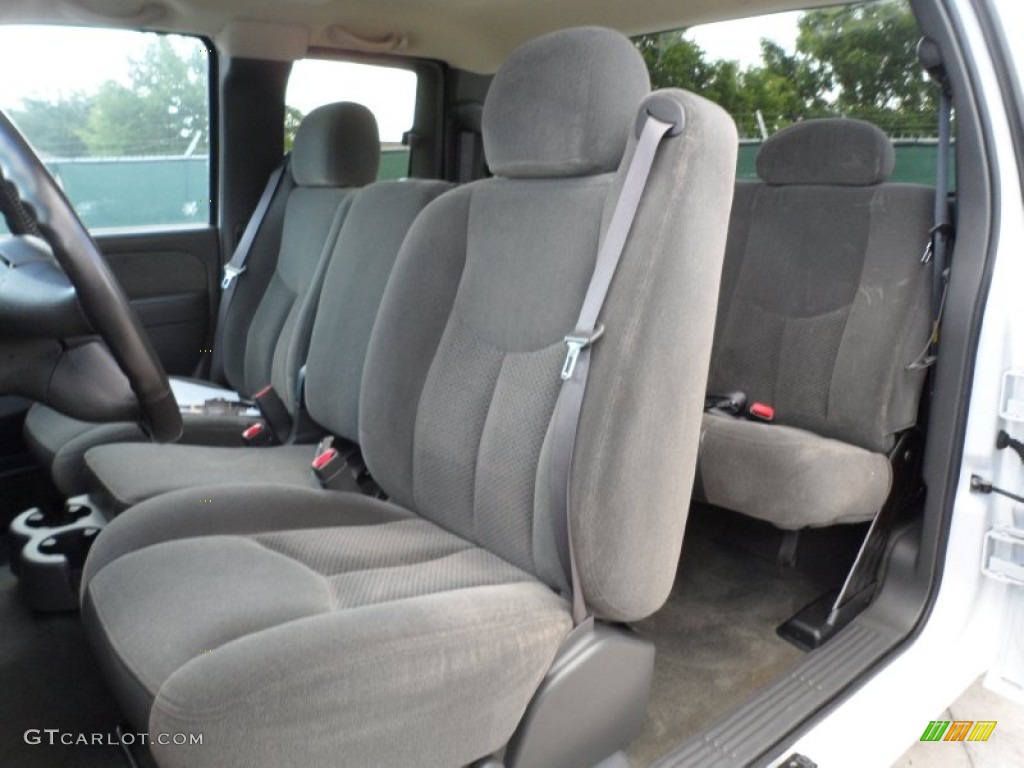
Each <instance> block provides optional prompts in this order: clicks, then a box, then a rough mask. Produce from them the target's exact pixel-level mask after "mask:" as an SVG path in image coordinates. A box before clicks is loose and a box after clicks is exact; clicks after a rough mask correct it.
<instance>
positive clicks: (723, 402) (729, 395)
mask: <svg viewBox="0 0 1024 768" xmlns="http://www.w3.org/2000/svg"><path fill="white" fill-rule="evenodd" d="M746 407H747V395H746V393H745V392H725V393H723V394H709V395H705V396H704V411H705V412H706V413H717V414H721V415H724V416H739V417H742V416H743V410H744V408H746Z"/></svg>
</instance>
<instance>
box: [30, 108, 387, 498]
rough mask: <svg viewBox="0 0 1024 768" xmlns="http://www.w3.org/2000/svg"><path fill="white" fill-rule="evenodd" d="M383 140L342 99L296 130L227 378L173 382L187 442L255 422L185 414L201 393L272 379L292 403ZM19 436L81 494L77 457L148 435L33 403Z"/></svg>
mask: <svg viewBox="0 0 1024 768" xmlns="http://www.w3.org/2000/svg"><path fill="white" fill-rule="evenodd" d="M379 160H380V139H379V137H378V133H377V121H376V119H375V118H374V116H373V113H372V112H370V111H369V110H368V109H367V108H366V107H363V106H362V105H360V104H353V103H350V102H340V103H337V104H328V105H325V106H322V107H319V108H317V109H315V110H313V111H312V112H310V113H309V114H308V115H307V116H306V117H305V119H303V121H302V124H301V125H300V126H299V130H298V131H297V133H296V136H295V144H294V148H293V150H292V156H291V162H290V163H289V168H290V174H289V177H288V178H287V180H286V181H285V182H284V183H282V184H281V186H280V187H279V189H278V191H277V194H276V195H275V197H274V200H273V201H272V203H271V206H270V208H269V210H268V211H267V215H266V218H265V219H264V222H263V225H262V226H261V227H260V231H259V233H258V236H257V238H256V240H255V242H254V243H253V247H252V250H251V251H250V254H249V258H248V260H247V261H246V271H245V273H244V275H242V276H241V277H239V278H238V279H239V283H238V286H237V288H236V290H235V295H234V299H233V301H232V303H231V306H230V310H229V312H228V315H227V317H226V318H225V326H224V334H223V345H224V349H223V353H224V374H225V377H226V379H227V385H228V387H229V388H226V387H224V386H222V385H221V384H218V383H215V382H201V381H195V380H192V379H182V378H175V377H172V378H171V387H172V389H173V390H174V393H175V397H176V398H177V399H178V402H179V405H181V406H182V408H183V410H184V411H185V412H184V413H183V419H184V426H185V431H184V434H183V435H182V438H181V440H180V442H181V443H185V444H198V445H235V446H237V445H241V444H242V439H241V433H242V430H243V429H244V428H245V426H246V425H247V424H248V423H252V422H253V421H254V420H255V418H254V417H252V416H249V417H246V416H244V415H228V414H222V415H213V414H211V413H201V412H200V413H193V412H190V411H188V410H185V408H186V406H187V405H189V404H200V405H201V404H202V403H203V401H204V400H206V399H215V398H222V399H228V400H237V399H238V397H239V396H240V395H241V396H245V397H249V396H251V395H252V394H253V393H255V392H257V391H258V390H260V389H262V388H263V387H265V386H266V385H267V384H272V385H273V386H274V389H275V390H276V391H277V392H278V393H279V395H280V396H281V398H282V399H283V400H284V402H285V404H286V405H287V406H288V407H289V408H293V407H294V392H293V390H294V387H295V380H296V375H297V374H298V370H299V367H300V366H301V365H302V363H303V362H304V361H305V355H306V348H307V345H308V343H309V333H310V328H311V326H312V322H313V309H314V308H315V307H316V302H317V299H318V296H319V286H320V280H321V278H322V276H323V264H324V261H325V259H324V257H325V255H326V254H327V253H328V252H329V251H330V249H331V246H333V242H334V238H335V236H336V235H337V232H338V228H339V227H340V225H341V221H342V217H344V215H345V212H346V211H347V207H348V204H349V202H350V200H351V197H352V194H353V193H354V191H355V190H356V189H357V188H359V187H362V186H364V185H366V184H369V183H371V182H372V181H373V180H374V179H376V178H377V167H378V164H379ZM24 434H25V441H26V443H27V444H28V446H29V449H30V450H31V451H32V454H33V455H34V456H35V457H36V459H37V460H38V461H39V462H40V463H41V464H42V465H43V466H44V467H45V468H46V469H47V470H49V472H50V475H51V477H52V478H53V481H54V483H55V484H56V486H57V488H58V489H59V490H60V491H61V492H62V493H64V494H65V495H68V496H72V495H74V494H78V493H83V492H84V491H85V490H86V485H85V481H86V475H85V472H84V468H85V465H84V462H83V457H84V455H85V452H86V451H87V450H89V448H91V447H93V446H96V445H104V444H107V443H115V442H118V443H120V442H126V441H145V440H146V439H147V438H146V436H145V435H144V434H143V432H142V430H140V429H139V427H138V425H136V424H133V423H129V422H117V423H109V424H95V423H90V422H85V421H79V420H77V419H72V418H71V417H69V416H65V415H64V414H62V413H59V412H57V411H55V410H53V409H52V408H48V407H47V406H44V405H40V404H36V405H34V406H32V408H31V409H30V410H29V413H28V416H27V418H26V420H25V430H24Z"/></svg>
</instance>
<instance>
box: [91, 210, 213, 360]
mask: <svg viewBox="0 0 1024 768" xmlns="http://www.w3.org/2000/svg"><path fill="white" fill-rule="evenodd" d="M96 241H97V242H98V243H99V246H100V249H101V250H102V251H103V254H104V255H105V256H106V258H107V262H108V263H109V264H110V268H111V269H112V270H113V271H114V274H115V275H116V276H117V278H118V280H119V281H120V282H121V285H122V287H123V288H124V291H125V293H126V294H128V298H129V299H130V300H131V303H132V306H133V307H134V308H135V311H136V312H138V314H139V319H140V320H141V321H142V325H143V326H144V327H145V329H146V331H147V332H148V333H149V336H150V338H151V339H152V341H153V345H154V347H156V350H157V354H159V355H160V360H161V361H162V362H163V364H164V367H165V368H166V369H167V372H168V373H169V374H176V375H179V376H187V375H189V374H191V373H192V372H193V371H194V370H195V368H196V366H197V364H198V363H199V361H200V359H201V358H202V356H203V355H204V354H206V353H205V352H204V351H203V350H205V349H206V348H207V347H208V346H209V343H210V341H209V339H210V335H211V333H210V331H211V319H212V317H213V308H214V304H213V302H214V299H215V297H216V295H217V294H216V285H217V274H218V272H219V269H220V254H219V250H218V248H219V246H218V237H217V231H216V230H215V229H213V228H203V229H191V228H190V229H181V230H169V231H163V232H152V233H138V232H132V233H109V234H98V235H97V236H96Z"/></svg>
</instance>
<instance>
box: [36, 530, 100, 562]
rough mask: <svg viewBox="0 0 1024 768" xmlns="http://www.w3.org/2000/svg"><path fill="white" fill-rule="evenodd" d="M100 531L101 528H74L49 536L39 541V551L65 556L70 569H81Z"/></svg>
mask: <svg viewBox="0 0 1024 768" xmlns="http://www.w3.org/2000/svg"><path fill="white" fill-rule="evenodd" d="M99 532H100V529H99V528H73V529H72V530H70V531H63V532H61V533H58V534H57V535H56V536H47V537H46V538H45V539H43V540H42V541H40V542H39V545H38V547H39V553H40V554H41V555H46V556H55V555H56V556H63V557H64V559H65V560H67V567H68V568H69V569H70V570H72V571H75V570H77V571H80V570H82V566H84V565H85V556H86V555H88V554H89V548H90V547H92V543H93V542H94V541H95V540H96V534H98V533H99Z"/></svg>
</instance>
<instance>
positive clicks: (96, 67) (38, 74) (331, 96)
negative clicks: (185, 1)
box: [0, 13, 798, 142]
mask: <svg viewBox="0 0 1024 768" xmlns="http://www.w3.org/2000/svg"><path fill="white" fill-rule="evenodd" d="M797 16H798V13H781V14H775V15H773V16H761V17H758V18H754V19H740V20H737V21H727V22H720V23H717V24H705V25H702V26H699V27H694V28H692V29H691V30H689V31H688V32H687V36H688V37H690V38H691V39H693V40H695V41H696V42H697V43H698V44H699V45H700V46H701V47H702V48H703V49H704V50H705V51H706V52H707V54H708V56H709V57H710V58H712V59H714V58H724V59H735V60H737V61H739V62H740V64H741V65H742V66H744V67H745V66H749V65H752V64H756V63H758V61H759V60H760V44H759V43H760V39H761V38H762V37H768V38H770V39H773V40H775V41H776V42H777V43H779V44H780V45H782V46H783V47H784V48H786V49H787V50H792V49H793V47H794V45H795V42H796V19H797ZM148 39H149V36H148V35H143V34H139V33H136V32H125V31H119V30H104V29H91V28H66V27H54V26H46V27H32V26H13V27H12V26H3V27H0V71H2V72H5V73H7V74H5V76H4V77H2V78H0V108H3V109H10V108H12V107H17V106H18V105H19V103H20V101H21V99H23V98H25V97H26V96H29V97H37V98H46V99H56V98H59V97H60V96H61V95H67V94H71V93H73V92H75V91H84V92H86V93H89V92H93V91H95V90H96V89H97V88H98V87H99V86H100V84H101V83H103V82H105V81H106V80H116V81H119V82H124V81H125V73H126V66H125V64H126V60H127V59H128V58H132V57H138V56H140V55H141V54H142V52H143V51H144V50H145V47H146V44H147V40H148ZM193 40H194V39H193V38H182V39H181V43H180V47H181V48H182V49H187V47H188V46H189V45H198V44H199V43H198V41H195V42H193ZM54 51H59V52H60V55H59V56H53V55H52V54H53V52H54ZM69 62H73V65H69ZM415 89H416V76H415V74H413V73H412V72H410V71H407V70H395V69H388V68H383V67H370V66H367V65H362V64H351V63H347V62H326V61H305V62H300V63H299V64H298V65H297V66H296V67H295V68H294V69H293V76H292V80H291V81H290V82H289V87H288V93H287V96H286V101H287V103H288V104H290V105H292V106H295V107H298V108H299V109H300V110H301V111H302V112H303V113H308V112H309V111H310V110H312V109H313V108H314V107H316V106H319V105H320V104H326V103H328V102H331V101H340V100H349V101H357V102H360V103H362V104H365V105H366V106H368V107H369V108H370V109H371V110H372V111H373V112H374V114H375V115H376V116H377V121H378V123H379V126H380V133H381V139H382V140H383V141H386V142H396V141H399V140H401V137H402V133H403V132H404V131H406V130H408V129H409V128H410V127H411V125H412V118H413V109H414V106H415V104H414V102H415V92H416V90H415Z"/></svg>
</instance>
